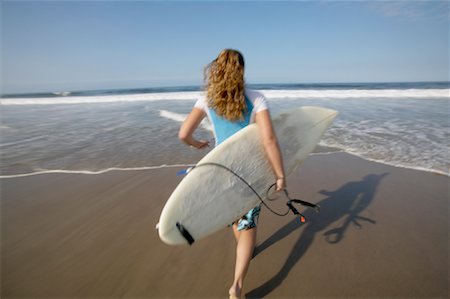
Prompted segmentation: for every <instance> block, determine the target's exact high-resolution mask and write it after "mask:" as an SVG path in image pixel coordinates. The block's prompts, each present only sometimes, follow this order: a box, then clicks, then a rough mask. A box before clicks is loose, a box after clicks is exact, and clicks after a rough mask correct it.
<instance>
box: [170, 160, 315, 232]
mask: <svg viewBox="0 0 450 299" xmlns="http://www.w3.org/2000/svg"><path fill="white" fill-rule="evenodd" d="M203 166H216V167H219V168H222V169H224V170H226V171H228V172H229V173H231V174H233V175H234V176H235V177H237V178H238V179H240V180H241V181H242V182H243V183H244V184H245V185H246V186H247V187H248V188H250V190H252V191H253V193H255V195H256V197H258V199H259V201H260V202H261V204H262V205H263V206H265V207H266V208H267V209H268V210H269V211H270V212H272V213H273V214H275V215H277V216H280V217H284V216H286V215H287V214H289V212H290V211H292V213H293V214H294V215H295V216H298V217H299V218H300V221H301V222H302V223H305V222H306V217H305V216H304V215H303V214H301V213H300V212H299V211H298V210H297V209H296V208H295V206H294V204H300V205H302V206H305V207H309V208H313V209H314V210H315V211H316V212H317V213H319V212H320V206H319V205H317V204H313V203H310V202H307V201H304V200H301V199H296V198H291V197H290V196H289V192H288V190H287V189H284V190H283V191H284V195H285V196H286V198H287V199H288V200H287V202H286V205H287V207H288V210H287V211H286V212H285V213H278V212H277V211H274V210H273V209H272V208H270V206H269V205H268V204H267V203H266V202H265V201H264V199H263V198H262V196H261V195H260V194H259V193H258V192H257V191H256V190H255V188H253V186H252V185H251V184H250V183H249V182H247V180H245V179H244V178H243V177H242V176H240V175H239V174H237V173H236V172H235V171H234V170H232V169H230V168H229V167H227V166H225V165H222V164H219V163H214V162H207V163H202V164H197V165H195V166H192V167H191V168H188V169H186V170H182V171H179V172H178V173H177V175H182V174H187V173H189V172H191V171H192V170H193V169H195V168H198V167H203ZM275 186H276V183H274V184H272V185H270V187H269V188H268V189H267V191H266V198H267V199H268V200H269V201H273V200H275V199H273V198H270V197H269V192H270V190H271V189H272V188H273V187H275ZM183 235H184V234H183Z"/></svg>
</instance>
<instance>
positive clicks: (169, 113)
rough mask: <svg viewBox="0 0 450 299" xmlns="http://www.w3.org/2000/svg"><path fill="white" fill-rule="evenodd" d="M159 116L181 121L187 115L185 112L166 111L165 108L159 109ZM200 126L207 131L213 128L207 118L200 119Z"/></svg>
mask: <svg viewBox="0 0 450 299" xmlns="http://www.w3.org/2000/svg"><path fill="white" fill-rule="evenodd" d="M159 116H161V117H164V118H167V119H170V120H174V121H176V122H183V121H184V120H185V119H186V117H187V115H186V114H181V113H176V112H172V111H167V110H159ZM200 126H201V127H202V128H204V129H205V130H208V131H212V130H213V129H212V126H211V123H210V122H209V120H208V119H207V118H205V119H203V120H202V122H201V123H200Z"/></svg>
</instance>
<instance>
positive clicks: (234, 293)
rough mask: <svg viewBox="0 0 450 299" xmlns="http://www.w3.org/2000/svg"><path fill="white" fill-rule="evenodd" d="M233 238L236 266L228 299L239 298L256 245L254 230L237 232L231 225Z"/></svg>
mask: <svg viewBox="0 0 450 299" xmlns="http://www.w3.org/2000/svg"><path fill="white" fill-rule="evenodd" d="M233 232H234V236H235V237H236V240H237V246H236V266H235V269H234V280H233V284H232V286H231V288H230V290H229V293H230V298H240V296H241V290H242V286H243V284H244V278H245V275H246V274H247V270H248V266H249V265H250V261H251V260H252V255H253V250H254V249H255V243H256V228H251V229H248V230H243V231H240V232H239V231H237V225H233Z"/></svg>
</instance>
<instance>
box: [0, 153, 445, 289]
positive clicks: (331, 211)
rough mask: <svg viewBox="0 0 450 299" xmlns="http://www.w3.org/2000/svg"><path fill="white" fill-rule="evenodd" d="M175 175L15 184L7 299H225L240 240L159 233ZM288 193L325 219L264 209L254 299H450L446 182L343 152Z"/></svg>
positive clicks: (6, 238)
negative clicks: (185, 239)
mask: <svg viewBox="0 0 450 299" xmlns="http://www.w3.org/2000/svg"><path fill="white" fill-rule="evenodd" d="M177 170H178V169H177V168H164V169H158V170H145V171H140V170H139V171H136V170H134V171H111V172H108V173H104V174H98V175H87V174H42V175H35V176H29V177H20V178H8V179H3V180H2V183H1V241H2V242H1V250H2V252H1V268H2V269H1V270H2V272H1V295H2V298H17V297H21V298H31V297H33V298H48V297H53V298H61V297H71V298H94V297H95V298H98V297H103V298H112V297H116V298H117V297H127V298H131V297H133V298H177V297H178V298H186V297H191V298H200V297H203V298H227V297H228V296H227V291H228V288H229V285H230V284H231V280H232V274H233V268H234V258H235V253H234V250H235V242H234V239H233V236H232V232H231V230H230V229H228V228H225V229H223V230H222V231H220V232H218V233H216V234H214V235H212V236H210V237H208V238H206V239H203V240H199V241H198V242H196V243H195V244H194V245H193V246H192V247H189V246H182V247H170V246H168V245H165V244H164V243H162V242H161V241H160V240H159V238H158V235H157V232H156V231H155V229H154V227H155V224H156V223H157V222H158V217H159V214H160V212H161V209H162V207H163V205H164V203H165V201H166V199H167V198H168V196H169V195H170V193H171V192H172V190H173V189H174V188H175V186H176V185H177V184H178V182H179V181H180V179H181V178H180V177H177V176H176V175H175V173H176V172H177ZM288 187H289V191H290V194H291V196H292V197H299V198H302V199H305V200H308V201H312V202H316V203H319V204H320V205H321V208H322V211H321V213H320V214H316V213H315V212H313V211H305V213H304V214H305V216H306V217H307V223H306V224H301V223H300V222H299V221H298V219H296V218H294V217H293V216H291V215H289V216H287V217H277V216H275V215H273V214H271V213H270V212H269V211H267V210H265V209H263V212H262V215H261V218H260V226H259V232H258V241H257V244H258V245H257V248H256V251H255V257H254V259H253V260H252V263H251V266H250V270H249V272H248V276H247V280H246V284H245V286H244V294H246V296H247V297H248V298H261V297H266V298H300V297H301V298H324V297H331V298H349V297H351V298H373V297H377V298H400V297H401V298H448V295H449V289H448V286H449V275H448V270H449V263H448V262H449V258H448V252H449V222H448V214H449V178H448V177H446V176H442V175H436V174H433V173H428V172H423V171H417V170H410V169H404V168H396V167H390V166H386V165H383V164H378V163H374V162H369V161H366V160H363V159H360V158H358V157H355V156H351V155H349V154H345V153H333V154H319V155H313V156H310V157H309V158H308V159H307V161H306V162H305V163H304V165H303V166H302V167H301V168H300V169H299V171H298V172H297V173H296V174H294V175H293V176H292V177H290V178H289V180H288ZM273 207H274V208H275V209H278V210H279V211H284V209H285V207H284V206H283V204H282V202H281V201H279V202H276V203H275V204H273Z"/></svg>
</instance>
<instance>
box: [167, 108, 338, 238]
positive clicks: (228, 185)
mask: <svg viewBox="0 0 450 299" xmlns="http://www.w3.org/2000/svg"><path fill="white" fill-rule="evenodd" d="M336 115H337V112H336V111H334V110H331V109H325V108H320V107H300V108H296V109H292V110H290V111H288V112H285V113H281V114H279V115H278V116H276V117H275V118H274V119H273V125H274V129H275V131H276V134H277V137H278V142H279V144H280V147H281V151H282V156H283V162H284V167H285V172H286V175H290V174H291V173H293V172H294V170H295V169H296V168H297V167H298V166H299V165H300V163H301V162H302V161H303V160H305V159H306V158H307V157H308V155H309V154H310V153H311V151H312V150H313V149H314V148H315V146H316V145H317V143H318V142H319V141H320V139H321V137H322V135H323V133H324V132H325V130H326V129H327V128H328V126H329V125H330V124H331V123H332V121H333V120H334V118H335V117H336ZM211 162H213V163H218V164H221V165H224V166H226V167H228V168H230V169H232V170H233V171H234V172H235V173H237V174H239V175H240V176H241V177H242V178H244V179H245V180H246V181H247V182H248V183H249V184H250V185H251V186H252V187H253V188H254V189H255V190H256V191H257V192H258V194H260V195H261V196H263V198H264V196H265V195H266V191H267V190H268V188H269V187H270V186H271V185H272V184H273V183H274V181H275V177H274V173H273V171H272V168H271V166H270V163H269V161H268V159H267V157H266V153H265V151H264V148H263V146H262V144H261V141H260V135H259V132H258V128H257V127H256V124H251V125H249V126H247V127H245V128H244V129H242V130H240V131H238V132H237V133H236V134H234V135H233V136H231V137H229V138H228V139H227V140H225V141H224V142H223V143H221V144H220V145H218V146H217V147H216V148H215V149H213V150H212V151H211V152H209V153H208V154H207V155H206V156H205V157H204V158H203V159H201V160H200V161H199V162H198V164H197V165H201V164H203V163H211ZM259 204H260V200H259V199H258V197H257V196H256V195H255V194H254V192H253V191H252V190H251V189H250V188H249V187H248V186H246V185H245V184H244V183H243V182H242V181H241V180H240V179H239V178H238V177H236V176H235V175H233V174H232V173H230V172H229V171H227V170H225V169H223V168H221V167H217V166H213V165H207V166H203V167H196V168H194V169H192V171H191V172H189V173H188V174H187V175H186V177H185V178H184V179H183V180H182V181H181V182H180V184H179V185H178V186H177V188H176V189H175V190H174V192H173V193H172V195H171V196H170V197H169V199H168V200H167V202H166V205H165V206H164V208H163V210H162V212H161V216H160V219H159V224H158V231H159V236H160V238H161V240H162V241H164V242H165V243H167V244H169V245H181V244H188V241H187V239H186V237H185V236H183V235H182V233H181V232H180V230H179V229H178V228H177V223H179V224H180V225H182V228H184V229H185V230H187V231H188V233H189V234H190V235H191V236H192V238H193V239H194V240H199V239H201V238H203V237H206V236H208V235H210V234H212V233H214V232H216V231H218V230H220V229H222V228H224V227H226V226H227V225H229V224H230V223H232V222H233V221H235V220H236V219H239V218H240V217H242V215H244V214H245V213H247V212H248V211H249V210H250V209H251V208H253V207H255V206H257V205H259Z"/></svg>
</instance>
